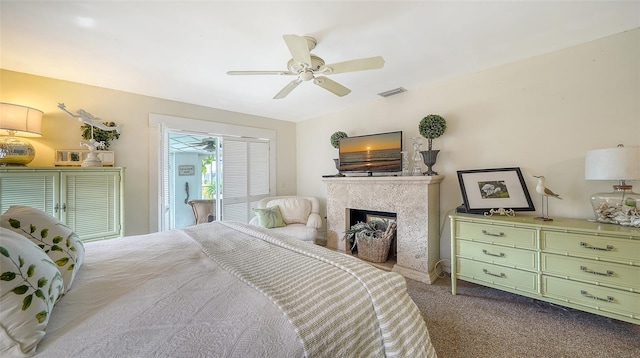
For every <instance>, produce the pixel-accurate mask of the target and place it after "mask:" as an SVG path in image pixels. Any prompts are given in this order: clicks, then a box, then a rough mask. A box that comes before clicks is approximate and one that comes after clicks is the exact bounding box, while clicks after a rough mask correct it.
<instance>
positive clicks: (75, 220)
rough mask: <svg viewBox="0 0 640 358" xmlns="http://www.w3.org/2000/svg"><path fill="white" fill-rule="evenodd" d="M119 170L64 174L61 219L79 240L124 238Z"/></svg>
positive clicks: (61, 181) (63, 172)
mask: <svg viewBox="0 0 640 358" xmlns="http://www.w3.org/2000/svg"><path fill="white" fill-rule="evenodd" d="M121 182H122V171H121V170H120V169H117V168H115V169H106V168H101V169H100V170H86V169H85V170H78V171H66V170H65V171H62V172H61V174H60V202H61V206H62V208H63V210H62V211H61V213H60V219H61V220H62V221H63V222H64V223H66V225H67V226H69V227H70V228H71V229H72V230H73V231H75V232H76V234H78V236H79V237H80V239H82V240H83V241H86V240H98V239H106V238H112V237H118V236H122V223H121V204H122V203H121V192H120V191H121Z"/></svg>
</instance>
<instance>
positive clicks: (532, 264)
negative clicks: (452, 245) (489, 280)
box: [457, 240, 538, 271]
mask: <svg viewBox="0 0 640 358" xmlns="http://www.w3.org/2000/svg"><path fill="white" fill-rule="evenodd" d="M457 255H458V256H460V257H464V258H468V259H472V260H476V261H483V262H488V263H495V264H498V265H506V266H510V267H516V268H521V269H525V270H534V271H535V270H537V268H538V264H537V262H538V260H537V259H536V253H535V251H529V250H523V249H516V248H512V247H504V246H497V245H490V244H485V243H481V242H471V241H464V240H460V241H458V246H457Z"/></svg>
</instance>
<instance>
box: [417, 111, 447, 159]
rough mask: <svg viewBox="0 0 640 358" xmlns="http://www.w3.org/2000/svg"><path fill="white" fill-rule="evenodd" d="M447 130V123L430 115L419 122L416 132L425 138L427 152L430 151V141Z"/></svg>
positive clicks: (435, 115)
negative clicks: (427, 145) (427, 144)
mask: <svg viewBox="0 0 640 358" xmlns="http://www.w3.org/2000/svg"><path fill="white" fill-rule="evenodd" d="M446 130H447V121H445V119H444V118H442V117H441V116H439V115H437V114H430V115H428V116H426V117H424V118H422V120H421V121H420V124H419V125H418V131H420V135H421V136H423V137H425V138H427V141H428V143H429V148H428V149H429V150H431V141H432V140H433V139H435V138H438V137H440V136H441V135H443V134H444V131H446Z"/></svg>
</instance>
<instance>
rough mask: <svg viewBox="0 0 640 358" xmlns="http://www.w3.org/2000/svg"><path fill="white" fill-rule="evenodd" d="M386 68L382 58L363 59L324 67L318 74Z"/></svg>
mask: <svg viewBox="0 0 640 358" xmlns="http://www.w3.org/2000/svg"><path fill="white" fill-rule="evenodd" d="M382 67H384V59H383V58H382V56H376V57H369V58H361V59H358V60H351V61H345V62H338V63H333V64H329V65H324V66H322V67H321V68H320V69H319V70H318V71H317V72H325V73H344V72H354V71H364V70H376V69H379V68H382Z"/></svg>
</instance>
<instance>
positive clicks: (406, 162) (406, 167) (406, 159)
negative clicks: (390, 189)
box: [400, 150, 411, 177]
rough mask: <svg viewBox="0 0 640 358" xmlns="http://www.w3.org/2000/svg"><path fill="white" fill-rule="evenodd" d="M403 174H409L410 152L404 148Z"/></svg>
mask: <svg viewBox="0 0 640 358" xmlns="http://www.w3.org/2000/svg"><path fill="white" fill-rule="evenodd" d="M400 153H402V176H405V177H406V176H409V175H411V174H410V173H409V152H407V151H406V150H403V151H402V152H400Z"/></svg>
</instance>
